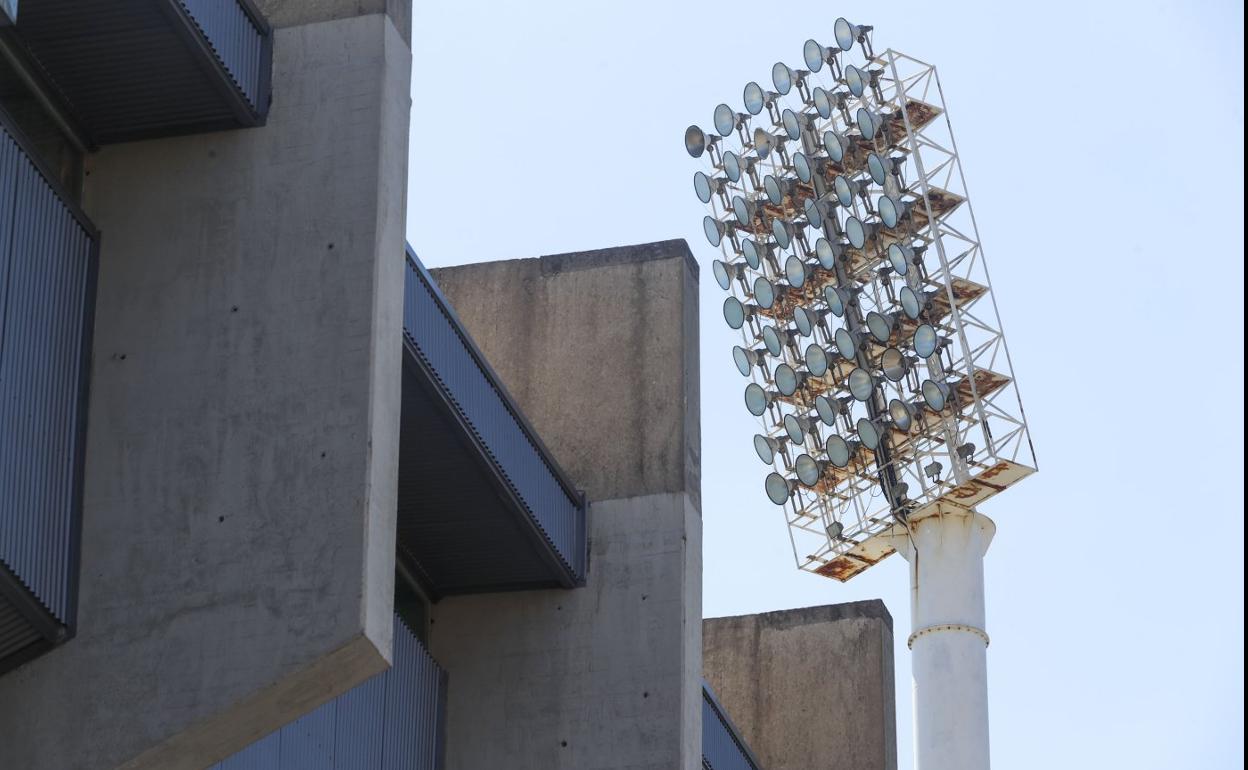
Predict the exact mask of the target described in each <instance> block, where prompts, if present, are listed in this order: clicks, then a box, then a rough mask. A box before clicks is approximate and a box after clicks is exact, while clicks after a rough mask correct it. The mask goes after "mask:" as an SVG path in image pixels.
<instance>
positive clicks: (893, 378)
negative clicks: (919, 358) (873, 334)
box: [880, 348, 910, 382]
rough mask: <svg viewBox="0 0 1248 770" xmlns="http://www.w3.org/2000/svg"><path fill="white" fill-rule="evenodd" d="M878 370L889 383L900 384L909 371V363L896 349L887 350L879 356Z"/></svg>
mask: <svg viewBox="0 0 1248 770" xmlns="http://www.w3.org/2000/svg"><path fill="white" fill-rule="evenodd" d="M880 369H881V371H883V373H884V377H885V378H886V379H887V380H889V381H890V382H901V381H902V380H903V379H905V376H906V373H907V372H909V371H910V362H909V361H907V360H906V356H905V354H904V353H902V352H901V351H900V350H898V349H897V348H888V349H887V350H885V351H884V353H883V354H882V355H881V356H880Z"/></svg>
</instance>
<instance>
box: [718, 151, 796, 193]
mask: <svg viewBox="0 0 1248 770" xmlns="http://www.w3.org/2000/svg"><path fill="white" fill-rule="evenodd" d="M793 170H794V171H796V172H797V178H798V179H800V180H801V181H802V183H803V184H810V180H811V177H813V176H814V172H813V171H812V170H811V168H810V158H807V157H806V153H804V152H799V153H795V154H794V155H793ZM703 202H704V203H705V201H703Z"/></svg>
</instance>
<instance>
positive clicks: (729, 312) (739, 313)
mask: <svg viewBox="0 0 1248 770" xmlns="http://www.w3.org/2000/svg"><path fill="white" fill-rule="evenodd" d="M724 320H725V321H727V322H728V326H730V327H732V328H733V329H740V328H741V327H742V325H744V324H745V305H742V304H741V300H739V299H737V298H736V297H729V298H728V299H726V300H724Z"/></svg>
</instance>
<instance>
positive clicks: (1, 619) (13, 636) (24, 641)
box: [0, 596, 42, 660]
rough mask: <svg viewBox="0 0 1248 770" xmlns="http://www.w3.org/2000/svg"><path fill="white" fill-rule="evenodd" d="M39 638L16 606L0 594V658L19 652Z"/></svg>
mask: <svg viewBox="0 0 1248 770" xmlns="http://www.w3.org/2000/svg"><path fill="white" fill-rule="evenodd" d="M41 638H42V637H41V636H40V635H39V632H38V631H36V630H35V629H34V627H33V626H31V625H30V623H29V622H27V620H26V618H25V617H24V616H23V615H22V613H21V612H19V611H18V609H17V607H15V606H14V605H13V604H12V603H11V602H9V601H8V600H7V599H5V598H4V597H3V596H0V660H4V659H5V658H7V657H8V656H10V655H14V654H16V653H18V652H21V651H22V650H24V649H26V648H27V647H29V646H30V645H32V644H34V643H35V642H38V641H39V640H40V639H41Z"/></svg>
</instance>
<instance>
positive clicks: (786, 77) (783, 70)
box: [771, 61, 793, 96]
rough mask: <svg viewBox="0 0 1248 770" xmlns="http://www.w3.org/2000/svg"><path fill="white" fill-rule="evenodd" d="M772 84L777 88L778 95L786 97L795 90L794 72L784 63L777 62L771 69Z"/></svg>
mask: <svg viewBox="0 0 1248 770" xmlns="http://www.w3.org/2000/svg"><path fill="white" fill-rule="evenodd" d="M771 83H772V85H774V86H775V87H776V93H778V94H780V95H781V96H784V95H785V94H787V93H788V92H789V90H790V89H791V88H793V70H791V69H789V65H787V64H785V63H784V62H782V61H778V62H776V63H775V64H774V65H772V67H771Z"/></svg>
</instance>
